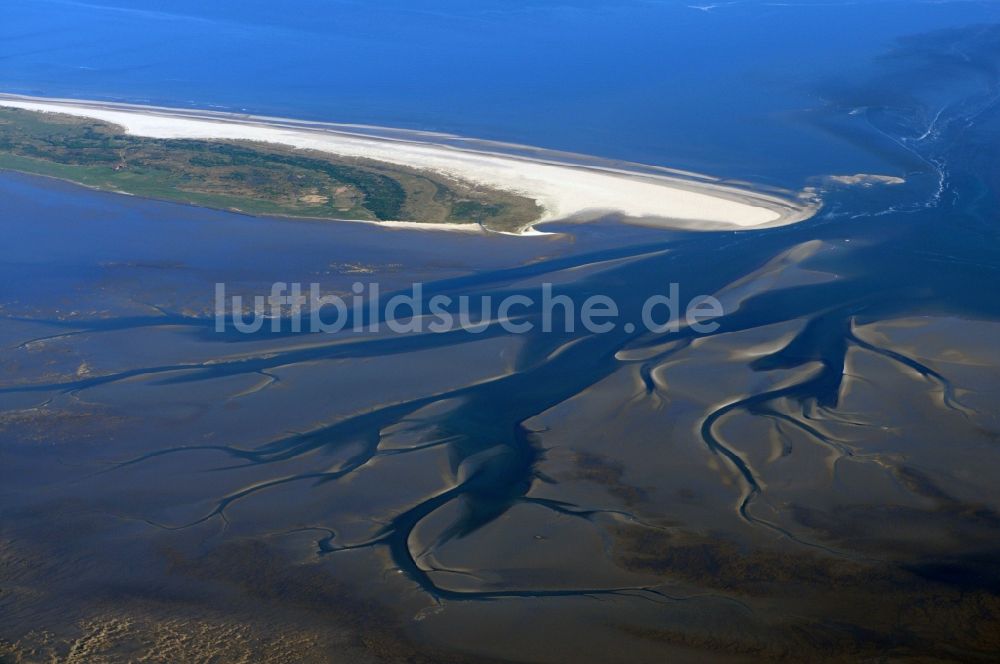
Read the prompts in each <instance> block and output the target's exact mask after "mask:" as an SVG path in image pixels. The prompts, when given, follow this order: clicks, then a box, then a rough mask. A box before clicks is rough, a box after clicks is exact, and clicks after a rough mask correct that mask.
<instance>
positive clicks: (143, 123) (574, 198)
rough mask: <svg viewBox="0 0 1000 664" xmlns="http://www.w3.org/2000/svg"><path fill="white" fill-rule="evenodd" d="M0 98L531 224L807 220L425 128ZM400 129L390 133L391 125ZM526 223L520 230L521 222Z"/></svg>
mask: <svg viewBox="0 0 1000 664" xmlns="http://www.w3.org/2000/svg"><path fill="white" fill-rule="evenodd" d="M0 106H11V107H16V108H22V109H26V110H33V111H45V112H54V113H65V114H69V115H75V116H80V117H87V118H93V119H97V120H103V121H105V122H110V123H113V124H116V125H119V126H121V127H123V128H124V129H125V130H126V131H127V132H128V133H130V134H133V135H136V136H145V137H150V138H188V139H205V140H208V139H229V140H248V141H262V142H266V143H276V144H282V145H288V146H292V147H296V148H302V149H311V150H318V151H322V152H327V153H330V154H336V155H340V156H345V157H357V158H364V159H374V160H378V161H382V162H387V163H391V164H396V165H402V166H408V167H411V168H418V169H427V170H430V171H435V172H438V173H441V174H444V175H447V176H450V177H453V178H458V179H461V180H465V181H467V182H474V183H478V184H481V185H484V186H489V187H494V188H497V189H504V190H508V191H512V192H515V193H518V194H521V195H524V196H527V197H530V198H532V199H534V200H536V201H537V202H538V203H539V205H540V206H541V207H542V208H543V209H544V211H545V212H544V214H543V216H542V217H541V218H539V219H536V220H531V224H532V225H534V224H537V223H542V222H546V221H552V220H556V219H569V218H581V219H585V218H594V217H597V216H600V215H603V214H609V213H610V214H617V215H620V216H622V217H623V218H624V219H626V220H635V221H638V222H639V223H643V224H649V225H657V226H664V227H671V228H688V229H695V230H720V229H730V230H733V229H751V228H764V227H772V226H782V225H786V224H791V223H795V222H797V221H801V220H803V219H807V218H809V217H810V216H812V215H813V214H814V213H815V210H816V205H815V204H814V203H813V202H810V201H808V200H804V199H799V200H796V199H793V198H792V197H783V196H779V195H776V194H771V193H765V192H759V191H754V190H751V189H744V188H741V187H734V186H728V185H723V184H717V183H713V182H711V181H710V180H708V181H706V180H707V179H706V178H701V179H697V180H695V179H691V180H688V179H685V178H683V177H678V176H673V175H660V174H657V173H651V172H645V171H638V170H637V171H629V170H627V169H624V168H612V167H602V166H594V165H590V164H577V163H570V162H568V161H567V162H560V161H556V160H553V159H547V158H542V157H526V156H522V155H514V154H504V153H502V152H498V151H493V150H473V149H465V148H458V147H455V146H453V145H445V144H443V143H435V142H434V135H433V134H420V133H417V132H413V133H412V137H407V138H396V137H393V138H388V137H385V136H379V135H375V134H374V133H365V129H364V128H359V127H356V126H349V125H326V124H321V123H308V122H297V121H295V120H286V119H281V118H261V117H255V116H242V115H236V114H225V113H213V112H206V111H188V110H181V109H167V108H161V107H144V106H136V105H128V104H113V103H105V102H90V101H78V100H64V99H43V98H32V97H23V96H16V95H0ZM397 133H398V132H397ZM526 230H528V229H527V228H526Z"/></svg>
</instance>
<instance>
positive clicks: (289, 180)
mask: <svg viewBox="0 0 1000 664" xmlns="http://www.w3.org/2000/svg"><path fill="white" fill-rule="evenodd" d="M0 169H9V170H15V171H21V172H25V173H34V174H38V175H47V176H51V177H56V178H61V179H64V180H70V181H72V182H77V183H79V184H83V185H86V186H90V187H95V188H98V189H104V190H110V191H119V192H124V193H128V194H135V195H137V196H145V197H149V198H156V199H162V200H169V201H180V202H184V203H192V204H195V205H202V206H205V207H213V208H220V209H226V210H238V211H240V212H246V213H249V214H262V215H263V214H266V215H279V216H293V217H311V218H320V219H359V220H372V221H378V220H389V221H412V222H423V223H432V224H433V223H438V224H440V223H450V224H454V223H467V224H481V225H482V226H483V227H485V228H488V229H491V230H502V231H516V230H520V229H522V228H524V227H525V226H526V225H528V224H529V223H530V222H532V221H533V220H535V219H537V218H538V217H539V216H540V214H541V210H540V209H539V207H538V205H537V204H536V203H535V202H534V201H532V200H530V199H528V198H525V197H523V196H518V195H516V194H512V193H510V192H505V191H500V190H496V189H490V188H487V187H480V186H476V185H473V184H470V183H466V182H461V181H458V180H453V179H450V178H448V177H446V176H443V175H440V174H437V173H429V172H426V171H420V170H417V169H410V168H406V167H403V166H396V165H392V164H386V163H382V162H376V161H371V160H364V159H354V158H349V157H338V156H336V155H330V154H326V153H323V152H317V151H312V150H299V149H295V148H291V147H285V146H280V145H274V144H270V143H256V142H251V141H229V140H225V141H224V140H219V141H215V140H187V139H158V138H146V137H141V136H130V135H128V134H125V133H124V132H123V131H122V129H121V128H120V127H117V126H115V125H112V124H110V123H107V122H102V121H99V120H92V119H88V118H79V117H75V116H70V115H61V114H53V113H40V112H36V111H26V110H21V109H15V108H2V107H0Z"/></svg>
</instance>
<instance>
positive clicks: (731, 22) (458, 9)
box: [0, 0, 1000, 187]
mask: <svg viewBox="0 0 1000 664" xmlns="http://www.w3.org/2000/svg"><path fill="white" fill-rule="evenodd" d="M998 15H1000V8H998V6H997V5H996V3H991V2H965V1H956V2H919V1H917V2H914V1H911V0H896V1H880V0H873V1H869V2H864V1H861V2H856V1H853V0H852V1H846V0H845V1H842V2H837V1H834V2H805V1H793V2H782V3H773V2H759V1H757V0H748V1H739V0H738V1H736V2H710V1H709V0H659V1H655V0H485V1H476V2H469V1H467V0H417V1H413V0H386V1H381V2H357V1H349V0H305V1H302V0H298V1H294V2H282V3H275V2H269V1H265V0H250V1H246V2H202V1H200V0H168V1H153V0H136V1H130V2H124V1H117V2H116V1H115V0H105V1H97V2H82V1H75V0H24V1H20V2H5V3H3V5H2V7H0V90H2V91H6V92H18V93H26V94H37V95H49V96H65V97H82V98H94V99H108V100H120V101H132V102H148V103H154V104H161V105H170V106H194V107H202V108H221V109H226V110H243V109H246V110H250V111H253V112H258V113H265V114H272V115H281V116H291V117H302V118H310V119H323V120H330V121H338V122H359V123H369V124H379V125H386V126H398V127H406V128H416V129H430V130H441V131H447V132H453V133H458V134H464V135H468V136H472V137H476V138H489V139H498V140H504V141H513V142H520V143H526V144H531V145H537V146H541V147H547V148H554V149H560V150H570V151H576V152H583V153H589V154H594V155H597V156H602V157H611V158H620V159H628V160H633V161H639V162H644V163H651V164H657V165H666V166H674V167H679V168H688V169H692V170H697V171H707V172H710V173H714V174H719V175H725V176H732V177H743V178H749V179H758V180H765V181H771V182H774V183H778V184H783V185H786V186H794V187H797V186H799V185H800V184H801V182H802V179H803V178H804V177H808V176H810V175H819V174H826V173H837V172H841V171H845V170H846V171H850V172H857V171H866V170H873V169H876V168H877V166H879V165H880V161H879V158H878V155H873V154H871V153H870V152H869V151H867V150H866V149H865V148H864V147H858V146H851V145H849V144H845V143H844V142H843V141H842V140H837V139H834V138H831V137H830V136H829V135H828V134H826V133H824V132H823V131H821V130H818V129H817V128H816V127H814V126H811V125H810V124H809V123H808V122H806V121H804V120H803V121H798V120H797V119H796V118H797V114H801V113H803V112H808V111H809V110H810V109H816V108H821V107H823V106H824V105H825V104H826V103H828V101H829V100H828V99H825V98H824V92H825V88H826V87H827V86H828V85H829V84H831V83H834V82H837V81H844V80H848V81H849V80H851V79H852V77H855V76H857V75H858V73H859V70H861V69H863V67H864V66H865V65H866V64H867V63H868V62H869V61H870V59H871V58H872V57H873V56H875V55H876V54H878V53H881V52H883V51H884V50H886V49H887V48H888V47H890V46H891V44H892V42H893V40H894V39H896V38H897V37H899V36H902V35H907V34H913V33H921V32H926V31H930V30H937V29H943V28H947V27H953V26H962V25H969V24H976V23H985V22H989V21H991V20H996V18H997V17H998ZM883 167H884V166H883Z"/></svg>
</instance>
